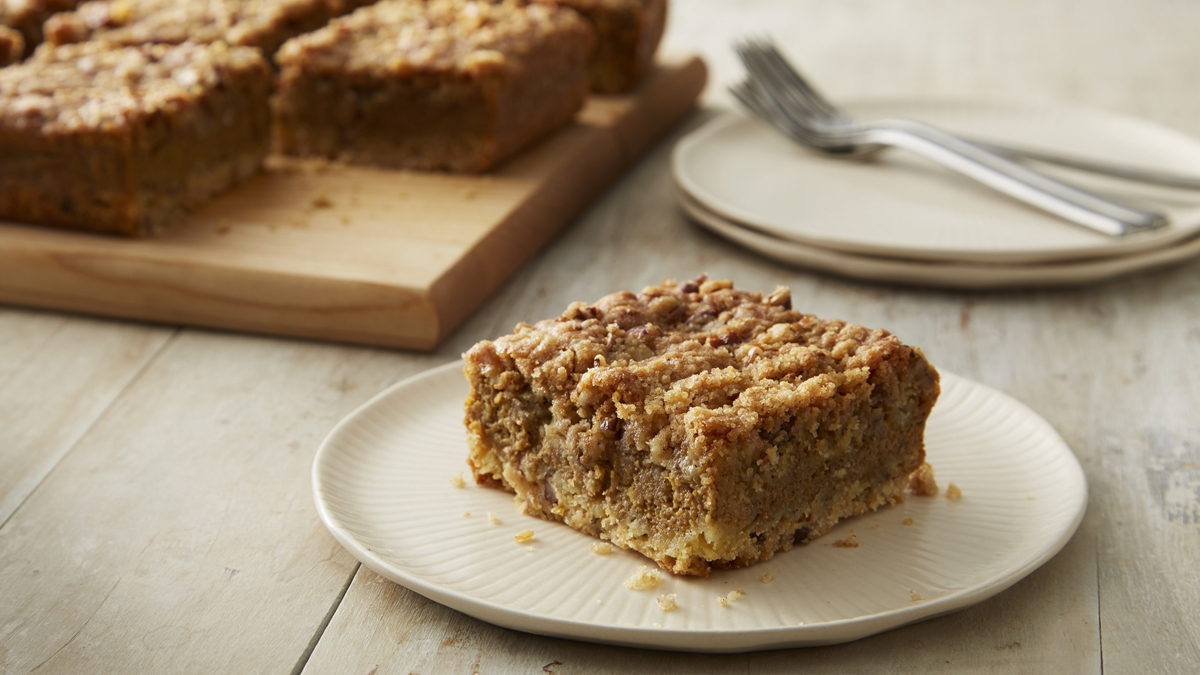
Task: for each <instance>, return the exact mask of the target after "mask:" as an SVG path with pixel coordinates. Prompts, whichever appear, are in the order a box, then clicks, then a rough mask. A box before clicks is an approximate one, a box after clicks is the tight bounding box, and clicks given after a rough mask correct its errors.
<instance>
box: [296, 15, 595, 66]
mask: <svg viewBox="0 0 1200 675" xmlns="http://www.w3.org/2000/svg"><path fill="white" fill-rule="evenodd" d="M564 31H566V32H568V33H573V34H576V35H577V36H578V38H579V39H589V35H590V33H589V32H588V31H589V29H588V28H587V26H586V25H585V24H584V23H583V20H582V19H581V18H579V16H578V15H576V14H575V13H574V12H572V11H570V10H567V9H564V8H560V7H557V6H554V5H547V4H537V3H533V4H526V3H524V2H520V1H519V0H500V1H498V2H486V1H478V2H477V1H474V0H381V2H378V3H376V4H374V5H370V6H368V7H364V8H362V9H360V10H358V11H356V12H354V13H353V14H351V15H349V16H345V17H342V18H340V19H336V20H334V21H331V22H330V23H329V25H328V26H326V27H325V28H322V29H320V30H318V31H315V32H313V33H309V34H307V35H302V36H300V37H297V38H294V39H292V40H289V41H288V42H287V43H286V44H284V46H283V48H282V49H280V51H279V54H278V55H277V57H276V60H277V61H278V62H279V63H280V64H281V65H289V64H297V65H299V64H301V63H302V64H303V66H304V67H305V68H307V69H310V70H315V71H324V72H350V73H356V72H360V73H373V74H381V73H386V74H391V75H399V74H405V73H410V72H414V71H418V70H420V71H428V70H437V71H457V72H462V73H466V74H479V73H483V72H490V71H496V70H499V69H502V68H504V67H505V63H506V61H507V60H509V59H512V58H519V57H521V56H522V55H524V54H526V53H528V52H529V51H530V50H531V49H532V48H533V46H534V45H535V44H536V43H537V41H538V40H540V39H542V38H543V37H544V36H545V35H547V34H551V33H559V32H564Z"/></svg>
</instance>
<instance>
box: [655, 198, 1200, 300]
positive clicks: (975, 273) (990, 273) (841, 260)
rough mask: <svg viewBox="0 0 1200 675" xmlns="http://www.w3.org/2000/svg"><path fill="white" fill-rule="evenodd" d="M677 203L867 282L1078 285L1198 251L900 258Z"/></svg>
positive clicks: (739, 233) (1184, 245)
mask: <svg viewBox="0 0 1200 675" xmlns="http://www.w3.org/2000/svg"><path fill="white" fill-rule="evenodd" d="M676 196H677V198H678V200H679V205H680V207H682V208H683V210H684V212H685V213H687V214H688V216H690V217H691V218H692V220H694V221H696V222H697V223H699V224H700V225H701V226H703V227H704V228H706V229H708V230H710V231H712V232H715V233H716V234H719V235H721V236H722V237H725V238H726V239H729V240H730V241H733V242H736V243H738V244H741V245H742V246H745V247H746V248H748V249H750V250H752V251H756V252H758V253H761V254H762V255H764V256H766V257H768V258H772V259H774V260H778V261H780V262H783V263H787V264H790V265H796V266H797V267H803V268H806V269H811V270H817V271H820V272H828V273H830V274H836V275H839V276H844V277H851V278H854V279H863V280H865V281H873V282H896V283H902V284H912V285H916V286H937V287H941V288H959V289H972V290H981V289H1001V288H1047V287H1053V286H1078V285H1082V284H1090V283H1096V282H1099V281H1104V280H1107V279H1113V278H1116V277H1120V276H1124V275H1128V274H1133V273H1136V272H1144V271H1147V270H1151V269H1157V268H1160V267H1167V266H1170V265H1175V264H1179V263H1180V262H1183V261H1185V260H1188V259H1189V258H1194V257H1196V256H1200V236H1196V237H1193V238H1192V239H1189V240H1187V241H1182V242H1178V243H1176V244H1174V245H1172V246H1167V247H1165V248H1155V249H1150V250H1148V251H1138V252H1134V253H1130V254H1128V255H1123V256H1116V257H1108V258H1089V259H1085V260H1073V261H1062V262H1043V263H1030V264H1020V263H1012V264H1005V263H986V262H952V261H942V260H924V261H922V260H905V259H902V258H887V257H880V256H869V255H859V254H855V253H846V252H844V251H837V250H834V249H826V248H822V247H820V246H808V245H805V244H801V243H799V242H795V241H792V240H790V239H782V238H780V237H776V236H774V235H771V234H766V233H764V232H762V231H760V230H756V229H753V228H750V227H744V226H742V225H739V224H737V223H733V222H730V221H728V220H726V219H724V218H722V217H721V216H720V215H718V214H716V213H713V212H712V211H709V210H708V209H706V208H704V207H703V206H702V205H700V204H698V203H697V202H696V201H695V200H693V199H691V198H690V197H688V196H687V195H686V194H683V193H682V192H680V193H678V194H677V195H676Z"/></svg>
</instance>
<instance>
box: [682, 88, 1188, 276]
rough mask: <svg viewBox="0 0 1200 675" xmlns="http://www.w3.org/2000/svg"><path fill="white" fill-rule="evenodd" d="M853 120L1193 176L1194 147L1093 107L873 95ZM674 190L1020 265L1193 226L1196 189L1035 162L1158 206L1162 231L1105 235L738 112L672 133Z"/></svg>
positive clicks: (866, 235) (816, 226) (1133, 247)
mask: <svg viewBox="0 0 1200 675" xmlns="http://www.w3.org/2000/svg"><path fill="white" fill-rule="evenodd" d="M850 107H851V108H852V109H853V110H854V111H855V113H856V114H857V115H859V116H861V117H862V118H863V119H871V118H881V117H889V116H891V117H908V118H913V119H919V120H923V121H926V122H929V123H931V124H935V125H937V126H940V127H943V128H945V129H948V130H952V131H956V132H959V133H963V134H967V135H971V136H975V137H979V138H985V139H991V140H1003V141H1008V142H1010V143H1014V144H1017V145H1025V146H1029V147H1041V148H1046V149H1051V150H1058V151H1060V152H1064V153H1068V154H1071V155H1074V156H1083V157H1091V158H1095V159H1099V160H1107V161H1112V162H1118V163H1122V164H1127V165H1135V166H1144V167H1147V168H1157V169H1160V170H1165V171H1175V172H1178V173H1184V174H1189V175H1200V141H1197V140H1196V139H1194V138H1192V137H1190V136H1187V135H1185V134H1182V133H1179V132H1176V131H1172V130H1170V129H1167V128H1165V127H1161V126H1158V125H1156V124H1153V123H1151V122H1147V121H1144V120H1137V119H1131V118H1127V117H1120V116H1117V115H1112V114H1107V113H1102V112H1098V111H1092V110H1083V109H1076V108H1060V107H1048V106H1022V105H1011V104H995V103H947V102H940V103H939V102H922V103H914V102H901V101H892V102H879V103H864V104H860V105H856V106H850ZM672 168H673V171H674V174H675V179H676V182H677V184H678V185H679V186H680V188H681V189H683V190H684V191H685V192H687V193H688V194H689V195H690V196H691V197H692V198H694V199H695V200H696V201H698V202H699V203H701V204H702V205H703V206H705V207H706V208H708V209H709V210H711V211H713V212H715V213H717V214H720V215H721V216H722V217H724V218H726V219H727V220H730V221H733V222H736V223H739V224H743V225H748V226H751V227H754V228H757V229H760V230H762V231H764V232H768V233H770V234H773V235H775V236H778V237H782V238H785V239H791V240H793V241H796V242H799V243H803V244H806V245H810V246H820V247H823V248H827V249H833V250H839V251H844V252H849V253H857V254H867V255H875V256H888V257H899V258H911V259H920V260H954V261H985V262H1005V263H1030V262H1043V261H1051V260H1075V259H1081V258H1093V257H1100V256H1113V255H1125V254H1128V253H1131V252H1135V251H1145V250H1149V249H1152V248H1159V247H1164V246H1167V245H1169V244H1171V243H1173V242H1178V241H1181V240H1184V239H1187V238H1190V237H1191V236H1193V235H1195V234H1197V233H1200V192H1195V191H1192V192H1188V191H1183V190H1175V189H1168V188H1161V187H1151V186H1145V185H1141V184H1138V183H1132V182H1128V181H1117V180H1115V179H1111V178H1098V177H1096V176H1094V175H1092V174H1087V173H1083V172H1077V171H1069V170H1063V169H1055V168H1053V167H1050V166H1049V165H1039V167H1038V168H1039V169H1042V170H1045V171H1046V172H1047V173H1054V174H1055V175H1059V176H1060V177H1062V178H1065V179H1068V180H1071V181H1073V182H1076V183H1078V184H1080V185H1083V186H1084V187H1090V188H1092V189H1094V190H1096V191H1098V192H1101V193H1104V194H1109V195H1112V196H1116V197H1120V198H1123V199H1125V200H1126V201H1129V202H1130V203H1136V204H1138V205H1141V206H1144V207H1147V208H1152V209H1154V210H1158V211H1160V212H1163V213H1165V214H1167V215H1168V216H1169V217H1170V219H1171V221H1172V222H1171V225H1169V226H1168V227H1166V228H1164V229H1161V230H1158V231H1155V232H1148V233H1142V234H1137V235H1132V236H1129V237H1123V238H1113V237H1108V236H1105V235H1103V234H1098V233H1096V232H1093V231H1091V230H1088V229H1086V228H1083V227H1080V226H1077V225H1074V224H1072V223H1069V222H1067V221H1065V220H1062V219H1059V218H1058V217H1056V216H1052V215H1049V214H1046V213H1044V212H1042V211H1039V210H1038V209H1035V208H1033V207H1030V206H1027V205H1025V204H1023V203H1021V202H1018V201H1016V200H1014V199H1012V198H1009V197H1007V196H1004V195H1001V194H1000V193H997V192H994V191H992V190H990V189H989V188H986V187H983V186H981V185H979V184H978V183H975V182H974V181H972V180H970V179H968V178H965V177H963V176H960V175H957V174H955V173H953V172H951V171H949V170H946V169H943V168H941V167H940V166H937V165H935V164H933V163H931V162H928V161H926V160H924V159H922V158H920V157H919V156H917V155H915V154H913V153H911V152H906V151H903V150H891V151H886V152H884V153H882V154H877V155H874V156H873V158H872V159H871V160H846V159H836V158H830V157H827V156H824V155H821V154H819V153H817V152H814V151H811V150H807V149H805V148H802V147H800V146H798V145H796V144H794V143H792V142H791V141H789V140H787V139H786V138H785V137H784V136H782V135H781V134H779V133H778V132H776V131H775V130H774V129H772V128H770V127H768V126H767V125H766V124H764V123H762V122H760V121H758V120H756V119H751V118H748V117H746V116H743V115H741V114H736V113H733V114H729V115H726V116H723V117H719V118H717V119H715V120H713V121H712V122H710V123H709V124H707V125H705V126H703V127H701V128H700V129H698V130H696V131H695V132H693V133H691V134H689V135H688V136H686V137H685V138H683V139H681V140H680V142H679V143H678V144H677V145H676V148H675V154H674V156H673V163H672Z"/></svg>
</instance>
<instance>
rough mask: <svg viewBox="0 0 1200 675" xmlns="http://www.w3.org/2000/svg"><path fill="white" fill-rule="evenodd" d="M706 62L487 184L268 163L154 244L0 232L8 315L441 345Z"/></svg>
mask: <svg viewBox="0 0 1200 675" xmlns="http://www.w3.org/2000/svg"><path fill="white" fill-rule="evenodd" d="M706 79H707V70H706V68H705V66H704V63H703V62H702V61H700V60H699V59H697V58H694V57H693V58H688V59H681V60H675V61H670V62H664V63H660V65H659V66H658V67H657V68H656V69H655V70H654V72H652V73H651V74H650V75H649V76H648V77H647V79H646V81H645V82H644V83H643V85H642V86H641V87H640V88H639V89H638V90H637V91H636V92H634V93H633V94H631V95H628V96H605V97H593V98H592V99H591V100H590V101H589V103H588V104H587V106H586V107H585V108H584V110H583V111H581V113H580V114H579V116H578V117H577V118H576V121H575V122H574V123H573V124H572V125H571V126H569V127H567V128H566V129H564V130H562V131H561V132H559V133H557V134H556V135H554V136H553V137H551V138H549V139H547V140H545V141H543V142H541V143H540V144H538V145H537V146H535V147H533V148H532V149H530V150H528V151H526V152H525V153H523V154H522V155H521V156H519V157H517V158H515V159H513V160H511V161H509V162H507V163H505V164H504V165H503V166H501V167H500V168H499V169H498V170H497V171H495V172H494V173H492V174H489V175H485V176H458V175H449V174H433V173H416V172H407V171H390V170H380V169H371V168H363V167H348V166H341V165H331V164H327V163H317V162H296V161H288V160H283V159H281V158H272V159H271V160H269V161H268V170H267V171H265V172H264V173H263V174H262V175H260V176H258V177H257V178H255V179H253V180H252V181H250V182H249V183H247V184H245V185H244V186H242V187H239V188H238V189H236V190H235V191H233V192H231V193H229V194H227V195H225V196H224V197H222V198H220V199H218V200H216V201H215V202H213V203H211V204H209V205H208V206H206V207H204V208H203V209H201V210H199V211H197V212H195V213H192V214H190V215H189V216H187V217H186V218H184V219H182V220H181V222H178V223H174V224H172V225H171V226H170V227H169V228H167V229H166V230H165V231H164V232H163V233H162V234H160V235H158V236H155V237H153V238H151V239H145V240H125V239H116V238H112V237H107V236H102V235H92V234H83V233H75V232H66V231H57V230H53V229H48V228H41V227H34V226H28V225H21V224H17V223H3V222H0V302H9V303H14V304H19V305H28V306H33V307H44V308H49V309H60V310H69V311H78V312H87V313H93V314H102V315H107V316H116V317H125V318H132V319H142V320H148V321H157V322H165V323H175V324H188V325H197V326H213V327H218V328H228V329H235V330H246V331H255V332H262V333H274V334H280V335H294V336H302V337H310V338H319V339H328V340H337V341H344V342H357V343H363V344H373V345H384V346H391V347H406V348H415V349H432V348H433V347H434V346H435V345H437V343H438V342H439V341H440V340H441V338H442V337H444V336H445V335H446V334H447V333H448V332H449V331H450V330H452V329H453V328H454V327H455V326H456V325H458V323H459V322H461V321H462V320H463V319H464V318H465V317H466V316H467V315H468V314H469V313H470V312H471V311H472V310H474V309H475V308H476V307H477V306H479V304H480V303H481V302H483V300H484V299H486V298H487V297H488V296H489V295H490V294H491V293H492V292H493V291H494V290H496V288H497V287H499V286H500V284H501V283H503V282H504V281H505V280H506V279H508V278H509V276H511V275H512V274H513V272H514V271H516V270H517V269H518V268H519V267H520V266H521V264H523V263H524V262H525V261H526V260H528V259H529V258H530V257H532V256H533V255H534V253H536V252H537V251H538V249H540V248H541V247H542V246H543V245H544V244H546V242H548V241H549V240H550V239H551V238H553V237H554V235H555V234H556V233H557V232H558V231H559V230H561V229H562V228H563V227H564V226H565V225H566V224H568V223H569V222H571V220H572V219H574V218H575V216H576V215H578V214H579V213H580V212H582V211H583V210H584V209H585V208H587V206H588V205H589V204H590V203H591V202H592V201H593V200H594V199H595V198H596V197H597V196H599V195H600V193H601V192H603V191H604V189H605V188H606V187H608V186H609V185H610V184H611V183H612V182H613V181H614V180H616V179H617V178H618V177H619V176H620V175H621V172H622V171H623V170H624V169H625V168H626V167H628V166H629V165H630V164H632V163H633V162H634V161H635V160H637V159H638V158H639V157H640V156H641V155H642V154H644V153H645V152H646V151H647V150H648V149H649V148H650V146H651V145H653V144H654V142H655V141H656V140H658V139H659V138H661V137H662V136H663V135H664V134H665V133H666V132H667V131H668V130H669V129H670V128H671V127H672V126H673V125H674V123H675V122H677V121H678V120H679V119H680V118H681V117H682V116H683V115H684V113H686V112H687V111H688V110H689V109H690V108H691V107H692V105H693V104H694V103H695V101H696V99H697V98H698V97H699V95H700V92H701V91H702V90H703V88H704V84H705V81H706Z"/></svg>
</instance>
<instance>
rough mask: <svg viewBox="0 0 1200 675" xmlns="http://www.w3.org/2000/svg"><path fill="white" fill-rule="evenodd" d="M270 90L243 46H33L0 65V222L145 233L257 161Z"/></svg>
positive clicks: (262, 67) (252, 169) (260, 65)
mask: <svg viewBox="0 0 1200 675" xmlns="http://www.w3.org/2000/svg"><path fill="white" fill-rule="evenodd" d="M270 90H271V70H270V67H269V66H268V65H267V63H266V61H264V60H263V58H262V55H260V54H259V53H258V50H255V49H250V48H247V47H227V46H226V45H224V44H214V45H195V44H182V45H146V46H142V47H120V46H116V45H112V44H108V43H101V42H89V43H84V44H78V45H66V46H62V47H51V46H43V47H42V48H40V49H39V50H38V51H37V53H36V54H34V55H33V56H32V57H30V58H29V59H28V60H26V61H25V62H23V63H20V64H17V65H14V66H9V67H7V68H3V69H0V149H2V150H0V220H16V221H21V222H27V223H36V224H42V225H51V226H55V227H64V228H72V229H81V230H91V231H96V232H109V233H116V234H123V235H128V236H144V235H148V234H151V233H152V232H154V231H156V230H157V229H159V228H161V227H162V226H164V225H167V224H168V223H170V222H171V221H172V220H174V219H176V218H177V217H179V216H180V215H181V214H182V213H183V212H184V211H186V210H189V209H192V208H195V207H197V206H200V205H201V204H203V203H205V202H207V201H209V200H210V199H211V198H212V197H214V196H216V195H218V194H220V193H221V192H224V191H225V190H227V189H229V188H230V187H232V186H233V185H235V184H236V183H238V182H240V181H241V180H243V179H245V178H247V177H249V176H250V175H252V174H254V173H256V172H257V171H258V170H259V167H260V166H261V165H262V162H263V159H264V158H265V157H266V154H267V133H268V126H269V124H270V113H269V108H268V107H267V106H268V104H267V99H268V97H269V96H270Z"/></svg>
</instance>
